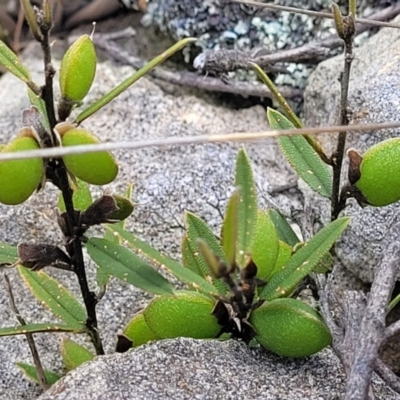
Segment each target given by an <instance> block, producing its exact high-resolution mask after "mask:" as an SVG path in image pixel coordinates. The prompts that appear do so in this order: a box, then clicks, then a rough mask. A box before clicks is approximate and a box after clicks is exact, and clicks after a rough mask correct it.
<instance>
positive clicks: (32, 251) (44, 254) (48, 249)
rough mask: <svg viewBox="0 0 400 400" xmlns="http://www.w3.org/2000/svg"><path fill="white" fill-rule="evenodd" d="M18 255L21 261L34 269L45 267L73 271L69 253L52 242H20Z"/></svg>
mask: <svg viewBox="0 0 400 400" xmlns="http://www.w3.org/2000/svg"><path fill="white" fill-rule="evenodd" d="M18 256H19V259H20V260H19V263H20V264H21V265H23V266H24V267H26V268H29V269H31V270H32V271H40V270H41V269H42V268H44V267H55V268H59V269H64V270H66V271H72V262H71V259H70V258H69V257H68V255H67V254H66V253H65V252H64V251H62V250H61V249H60V248H59V247H57V246H52V245H50V244H35V243H20V244H19V245H18Z"/></svg>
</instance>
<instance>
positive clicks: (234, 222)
mask: <svg viewBox="0 0 400 400" xmlns="http://www.w3.org/2000/svg"><path fill="white" fill-rule="evenodd" d="M239 202H240V191H239V190H235V192H233V194H232V196H231V197H230V198H229V202H228V207H227V208H226V213H225V217H224V222H223V224H222V231H221V243H222V247H223V249H224V253H225V257H226V259H227V260H228V264H229V265H234V264H235V262H236V241H237V237H238V210H239Z"/></svg>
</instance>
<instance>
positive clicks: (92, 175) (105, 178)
mask: <svg viewBox="0 0 400 400" xmlns="http://www.w3.org/2000/svg"><path fill="white" fill-rule="evenodd" d="M61 141H62V145H63V146H77V145H83V144H96V143H100V140H99V139H98V138H97V137H96V136H94V135H93V134H92V133H90V132H88V131H86V130H84V129H70V130H69V131H67V132H66V133H64V135H63V136H62V138H61ZM63 160H64V163H65V165H66V167H67V169H68V171H69V172H70V173H72V174H73V175H75V176H76V177H77V178H79V179H80V180H82V181H84V182H87V183H91V184H93V185H106V184H107V183H110V182H112V181H113V180H114V179H115V177H116V176H117V174H118V165H117V163H116V162H115V160H114V157H113V156H112V155H111V153H110V152H108V151H101V152H99V153H86V154H71V155H67V156H64V157H63Z"/></svg>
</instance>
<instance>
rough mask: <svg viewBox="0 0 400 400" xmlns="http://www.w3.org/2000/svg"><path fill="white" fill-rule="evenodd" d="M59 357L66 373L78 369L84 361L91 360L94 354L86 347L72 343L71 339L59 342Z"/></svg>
mask: <svg viewBox="0 0 400 400" xmlns="http://www.w3.org/2000/svg"><path fill="white" fill-rule="evenodd" d="M61 356H62V359H63V362H64V365H65V368H67V370H68V371H71V370H72V369H75V368H77V367H79V366H80V365H81V364H83V363H84V362H86V361H90V360H93V358H94V354H93V353H91V352H90V351H89V350H88V349H87V348H86V347H84V346H81V345H80V344H78V343H76V342H74V341H73V340H71V339H68V338H64V339H63V341H62V342H61Z"/></svg>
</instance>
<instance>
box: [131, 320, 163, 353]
mask: <svg viewBox="0 0 400 400" xmlns="http://www.w3.org/2000/svg"><path fill="white" fill-rule="evenodd" d="M124 335H126V336H127V337H128V338H129V339H130V340H132V347H138V346H141V345H142V344H145V343H148V342H150V341H152V340H159V339H160V338H159V337H158V336H157V335H156V334H155V333H154V332H153V331H152V330H151V329H150V328H149V326H148V325H147V323H146V320H145V319H144V315H143V312H140V313H138V314H136V315H135V316H134V317H133V318H132V319H131V320H130V321H129V322H128V324H127V325H126V327H125V329H124Z"/></svg>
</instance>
